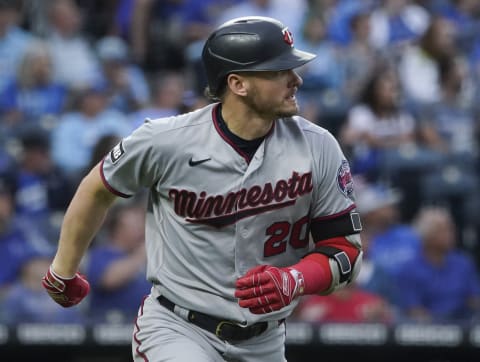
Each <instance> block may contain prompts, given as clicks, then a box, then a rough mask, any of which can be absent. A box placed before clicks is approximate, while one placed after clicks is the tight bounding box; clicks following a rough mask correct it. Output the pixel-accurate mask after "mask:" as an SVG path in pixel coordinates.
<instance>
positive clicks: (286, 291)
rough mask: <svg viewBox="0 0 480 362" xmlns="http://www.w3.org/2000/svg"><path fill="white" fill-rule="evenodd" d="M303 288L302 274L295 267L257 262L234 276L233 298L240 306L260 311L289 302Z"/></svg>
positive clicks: (252, 310)
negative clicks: (238, 275) (243, 273)
mask: <svg viewBox="0 0 480 362" xmlns="http://www.w3.org/2000/svg"><path fill="white" fill-rule="evenodd" d="M304 287H305V282H304V279H303V274H302V273H301V272H299V271H298V270H296V269H293V268H277V267H274V266H270V265H259V266H256V267H254V268H252V269H250V270H249V271H247V273H246V274H245V275H244V276H242V277H240V278H238V279H237V282H236V288H237V289H236V291H235V297H236V298H238V299H239V300H238V304H239V305H240V307H243V308H249V309H250V312H252V313H253V314H264V313H270V312H273V311H276V310H279V309H281V308H283V307H285V306H287V305H289V304H290V303H291V302H292V300H294V299H295V298H296V297H297V296H299V295H302V294H303V292H304Z"/></svg>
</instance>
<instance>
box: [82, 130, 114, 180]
mask: <svg viewBox="0 0 480 362" xmlns="http://www.w3.org/2000/svg"><path fill="white" fill-rule="evenodd" d="M120 140H121V137H119V136H117V135H116V134H106V135H104V136H102V137H100V138H99V139H98V141H97V143H96V144H95V146H94V147H93V150H92V156H91V157H90V163H89V164H88V166H87V168H86V169H85V175H86V173H88V172H90V171H91V169H92V168H93V167H95V166H96V165H97V163H99V162H100V161H102V160H103V158H104V157H105V155H106V154H107V153H108V152H109V151H111V150H112V148H113V147H115V145H116V144H117V143H119V142H120Z"/></svg>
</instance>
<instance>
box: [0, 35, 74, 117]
mask: <svg viewBox="0 0 480 362" xmlns="http://www.w3.org/2000/svg"><path fill="white" fill-rule="evenodd" d="M66 98H67V91H66V89H65V87H64V86H63V85H61V84H59V83H57V82H55V81H54V80H53V68H52V63H51V56H50V53H49V48H48V47H47V45H46V44H45V43H43V42H32V43H30V45H29V46H28V48H27V49H26V51H25V54H24V56H23V57H22V59H21V61H20V63H19V67H18V73H17V76H16V77H15V78H14V79H12V80H11V81H10V82H9V83H8V84H7V86H6V87H5V88H4V90H3V92H0V117H3V122H5V123H6V124H8V125H10V126H15V125H17V124H18V123H25V122H34V123H37V124H40V123H41V122H42V119H44V118H45V119H46V118H47V117H49V116H54V117H56V116H58V115H59V114H60V113H61V112H63V111H64V107H65V104H66ZM20 126H21V125H20Z"/></svg>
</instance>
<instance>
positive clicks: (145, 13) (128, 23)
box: [117, 0, 185, 72]
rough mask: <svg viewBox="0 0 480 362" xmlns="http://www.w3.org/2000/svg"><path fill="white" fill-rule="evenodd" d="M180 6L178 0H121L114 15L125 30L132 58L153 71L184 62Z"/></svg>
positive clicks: (181, 5) (173, 67)
mask: <svg viewBox="0 0 480 362" xmlns="http://www.w3.org/2000/svg"><path fill="white" fill-rule="evenodd" d="M184 10H185V7H184V1H178V0H122V1H121V3H120V4H119V8H118V12H117V14H118V17H117V19H118V20H119V23H121V24H122V25H123V28H124V32H127V33H128V37H127V39H129V41H130V47H131V50H132V56H133V60H134V62H136V63H137V64H140V65H141V66H142V67H143V68H144V69H145V70H146V71H153V72H156V71H159V70H160V69H181V68H182V67H183V66H184V65H185V61H184V54H183V53H184V49H183V46H184V37H185V34H184V29H183V25H182V16H183V11H184Z"/></svg>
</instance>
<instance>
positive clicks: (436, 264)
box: [398, 207, 480, 322]
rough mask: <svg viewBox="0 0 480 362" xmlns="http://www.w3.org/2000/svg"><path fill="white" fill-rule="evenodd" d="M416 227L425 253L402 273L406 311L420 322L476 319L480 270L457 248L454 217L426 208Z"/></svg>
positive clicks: (417, 220) (441, 209) (403, 303)
mask: <svg viewBox="0 0 480 362" xmlns="http://www.w3.org/2000/svg"><path fill="white" fill-rule="evenodd" d="M415 226H416V228H417V230H418V232H419V234H420V236H421V240H422V252H421V253H420V254H419V255H417V257H416V258H415V259H413V260H411V261H409V262H407V263H406V264H405V265H404V266H403V268H402V269H401V270H400V272H399V273H398V285H399V287H400V288H401V290H402V293H401V294H400V297H401V298H400V300H399V304H400V306H401V308H402V310H403V311H404V312H405V313H406V316H407V317H408V318H411V319H413V320H416V321H424V322H445V321H468V320H472V318H473V317H474V315H475V314H476V313H478V312H479V311H480V284H479V278H478V271H477V270H476V267H475V264H474V263H473V260H472V259H471V258H470V256H467V255H466V254H463V253H462V252H460V251H459V250H458V249H457V247H456V239H455V225H454V223H453V220H452V218H451V215H450V214H449V212H448V211H447V210H446V209H443V208H435V207H429V208H425V209H422V210H421V212H420V213H419V215H418V218H417V219H416V220H415Z"/></svg>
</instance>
